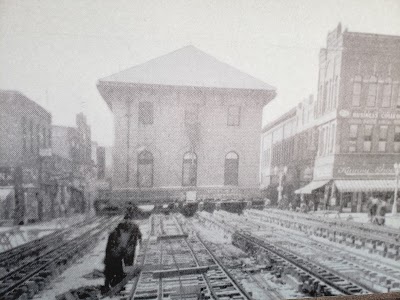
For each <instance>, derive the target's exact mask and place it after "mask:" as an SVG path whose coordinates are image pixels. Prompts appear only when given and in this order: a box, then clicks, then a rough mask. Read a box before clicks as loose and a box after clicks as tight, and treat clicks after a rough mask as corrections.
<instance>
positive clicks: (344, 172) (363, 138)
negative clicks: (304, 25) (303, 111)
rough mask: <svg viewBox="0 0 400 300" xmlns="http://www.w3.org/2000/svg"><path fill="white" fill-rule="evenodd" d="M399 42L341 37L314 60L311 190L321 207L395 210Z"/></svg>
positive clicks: (399, 151)
mask: <svg viewBox="0 0 400 300" xmlns="http://www.w3.org/2000/svg"><path fill="white" fill-rule="evenodd" d="M399 49H400V37H398V36H387V35H378V34H368V33H357V32H349V31H347V29H346V30H344V31H342V28H341V25H340V24H339V26H338V27H337V28H336V29H335V30H334V31H332V32H330V33H329V34H328V38H327V46H326V48H324V49H321V52H320V64H319V65H320V69H319V81H318V98H317V107H316V118H317V121H316V126H317V128H318V135H319V138H318V152H317V155H316V158H315V166H314V173H313V182H311V183H310V185H308V186H306V187H304V188H303V189H300V190H299V191H298V193H300V194H310V193H313V192H314V191H317V190H322V192H323V193H322V194H321V199H320V202H321V203H323V204H324V205H325V206H326V207H328V206H339V207H341V208H347V209H348V210H351V211H365V209H366V204H367V200H368V197H369V196H371V195H374V196H377V197H380V198H381V199H384V200H387V201H388V202H389V203H393V193H394V190H395V170H394V163H395V162H400V92H399V90H400V89H399V82H400V51H399Z"/></svg>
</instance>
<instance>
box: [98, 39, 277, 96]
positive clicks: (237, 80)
mask: <svg viewBox="0 0 400 300" xmlns="http://www.w3.org/2000/svg"><path fill="white" fill-rule="evenodd" d="M106 82H121V83H138V84H156V85H169V86H194V87H217V88H237V89H256V90H275V88H274V87H273V86H270V85H269V84H267V83H265V82H262V81H261V80H259V79H257V78H254V77H252V76H250V75H248V74H246V73H243V72H242V71H240V70H238V69H236V68H234V67H232V66H230V65H228V64H226V63H223V62H221V61H219V60H217V59H216V58H214V57H212V56H211V55H208V54H207V53H205V52H203V51H201V50H199V49H197V48H196V47H194V46H186V47H183V48H180V49H178V50H175V51H173V52H170V53H168V54H166V55H163V56H160V57H157V58H155V59H152V60H150V61H148V62H145V63H143V64H140V65H137V66H134V67H132V68H129V69H126V70H124V71H121V72H119V73H116V74H113V75H110V76H108V77H104V78H102V79H100V80H99V83H100V84H101V83H106Z"/></svg>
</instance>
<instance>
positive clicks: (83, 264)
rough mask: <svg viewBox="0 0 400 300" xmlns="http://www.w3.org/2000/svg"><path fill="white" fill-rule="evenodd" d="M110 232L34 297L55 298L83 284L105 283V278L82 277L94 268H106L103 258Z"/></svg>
mask: <svg viewBox="0 0 400 300" xmlns="http://www.w3.org/2000/svg"><path fill="white" fill-rule="evenodd" d="M107 237H108V233H107V232H106V233H104V234H103V235H102V236H101V238H100V242H99V243H98V244H97V245H96V246H95V247H94V248H93V249H92V250H91V251H90V252H89V253H88V254H86V255H85V256H83V257H82V258H81V259H79V260H78V261H77V262H75V263H74V264H73V265H72V266H71V267H70V268H68V269H67V270H66V271H65V272H64V273H62V274H61V275H60V276H59V277H58V278H57V279H55V280H54V281H53V282H51V283H50V285H49V286H48V287H47V288H45V289H44V290H43V291H41V292H40V293H39V294H37V295H36V296H35V297H34V299H55V297H56V296H57V295H60V294H62V293H65V292H67V291H69V290H70V289H77V288H78V287H81V286H93V285H94V286H96V285H102V284H104V279H103V278H97V279H86V278H84V277H82V276H83V275H86V274H88V273H91V272H92V271H93V270H94V269H98V270H100V271H102V270H103V269H104V264H103V259H104V252H105V249H106V244H107Z"/></svg>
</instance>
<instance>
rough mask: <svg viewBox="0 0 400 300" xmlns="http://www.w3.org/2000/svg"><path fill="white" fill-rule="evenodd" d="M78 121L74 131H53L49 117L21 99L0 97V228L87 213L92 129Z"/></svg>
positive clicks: (4, 94) (92, 168)
mask: <svg viewBox="0 0 400 300" xmlns="http://www.w3.org/2000/svg"><path fill="white" fill-rule="evenodd" d="M76 121H77V122H76V123H77V126H76V127H62V126H53V125H52V119H51V114H50V113H49V112H47V111H46V110H45V109H44V108H43V107H41V106H39V105H38V104H36V103H35V102H34V101H32V100H31V99H29V98H28V97H26V96H25V95H23V94H22V93H20V92H18V91H4V90H1V91H0V141H1V143H0V223H7V224H9V223H14V224H26V223H33V222H38V221H46V220H51V219H53V218H58V217H64V216H68V215H71V214H74V213H83V212H86V211H88V210H90V209H91V206H92V204H91V203H92V202H93V199H92V198H93V197H94V196H95V188H94V179H95V178H96V175H97V174H95V164H94V162H93V161H92V159H91V155H92V153H91V148H90V144H91V140H90V128H89V126H88V125H87V122H86V119H85V117H84V116H83V115H82V114H79V115H78V116H77V120H76ZM60 128H63V130H60ZM60 131H62V132H65V133H71V132H72V133H73V134H71V135H70V134H64V135H62V134H61V135H60V134H58V133H59V132H60Z"/></svg>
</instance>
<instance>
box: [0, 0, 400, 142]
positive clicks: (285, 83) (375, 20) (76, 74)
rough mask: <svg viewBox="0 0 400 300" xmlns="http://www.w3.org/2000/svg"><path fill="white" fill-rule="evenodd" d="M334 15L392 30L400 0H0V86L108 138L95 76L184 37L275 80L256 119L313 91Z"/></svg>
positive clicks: (58, 119)
mask: <svg viewBox="0 0 400 300" xmlns="http://www.w3.org/2000/svg"><path fill="white" fill-rule="evenodd" d="M339 22H341V23H342V27H343V28H348V30H349V31H355V32H369V33H381V34H389V35H400V0H379V1H378V0H324V1H322V0H285V1H282V0H254V1H252V0H243V1H241V0H193V1H192V0H183V1H177V0H176V1H175V0H166V1H164V0H156V1H153V0H146V1H143V0H140V1H139V0H67V1H61V0H29V1H26V0H0V89H13V90H19V91H21V92H22V93H24V94H25V95H26V96H28V97H29V98H30V99H32V100H34V101H36V102H37V103H38V104H40V105H42V106H43V107H45V108H46V109H47V110H49V111H50V112H51V113H52V115H53V123H54V124H56V125H66V126H73V125H74V124H75V115H76V114H77V113H79V112H84V113H85V114H86V115H87V117H88V121H89V123H90V125H91V127H92V139H93V140H95V141H97V142H98V143H99V144H100V145H105V146H109V145H112V143H113V115H112V112H111V111H110V110H109V108H108V106H107V105H106V104H105V102H104V100H103V99H102V98H101V96H100V94H99V92H98V91H97V88H96V82H97V80H98V79H100V78H102V77H105V76H108V75H111V74H113V73H116V72H119V71H121V70H124V69H127V68H129V67H132V66H135V65H137V64H140V63H143V62H146V61H147V60H150V59H152V58H155V57H158V56H160V55H164V54H166V53H168V52H171V51H174V50H176V49H178V48H181V47H184V46H186V45H194V46H196V47H197V48H199V49H201V50H203V51H205V52H206V53H208V54H210V55H212V56H214V57H216V58H217V59H219V60H221V61H223V62H225V63H228V64H230V65H232V66H234V67H236V68H238V69H240V70H242V71H244V72H246V73H248V74H250V75H252V76H254V77H257V78H258V79H261V80H263V81H265V82H266V83H268V84H270V85H273V86H275V87H276V88H277V97H276V98H275V100H273V101H272V102H271V103H270V104H268V105H267V106H266V107H264V120H263V123H264V124H265V123H266V122H268V121H270V120H272V119H273V118H275V117H277V116H278V115H281V114H282V113H284V112H285V111H287V110H288V109H290V108H291V107H293V106H295V105H296V104H297V103H298V102H299V101H301V100H303V99H304V98H306V97H307V96H308V95H310V94H314V95H316V90H317V77H318V54H319V50H320V48H322V47H325V45H326V36H327V33H328V32H329V31H331V30H333V29H334V28H335V27H336V26H337V25H338V23H339Z"/></svg>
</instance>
